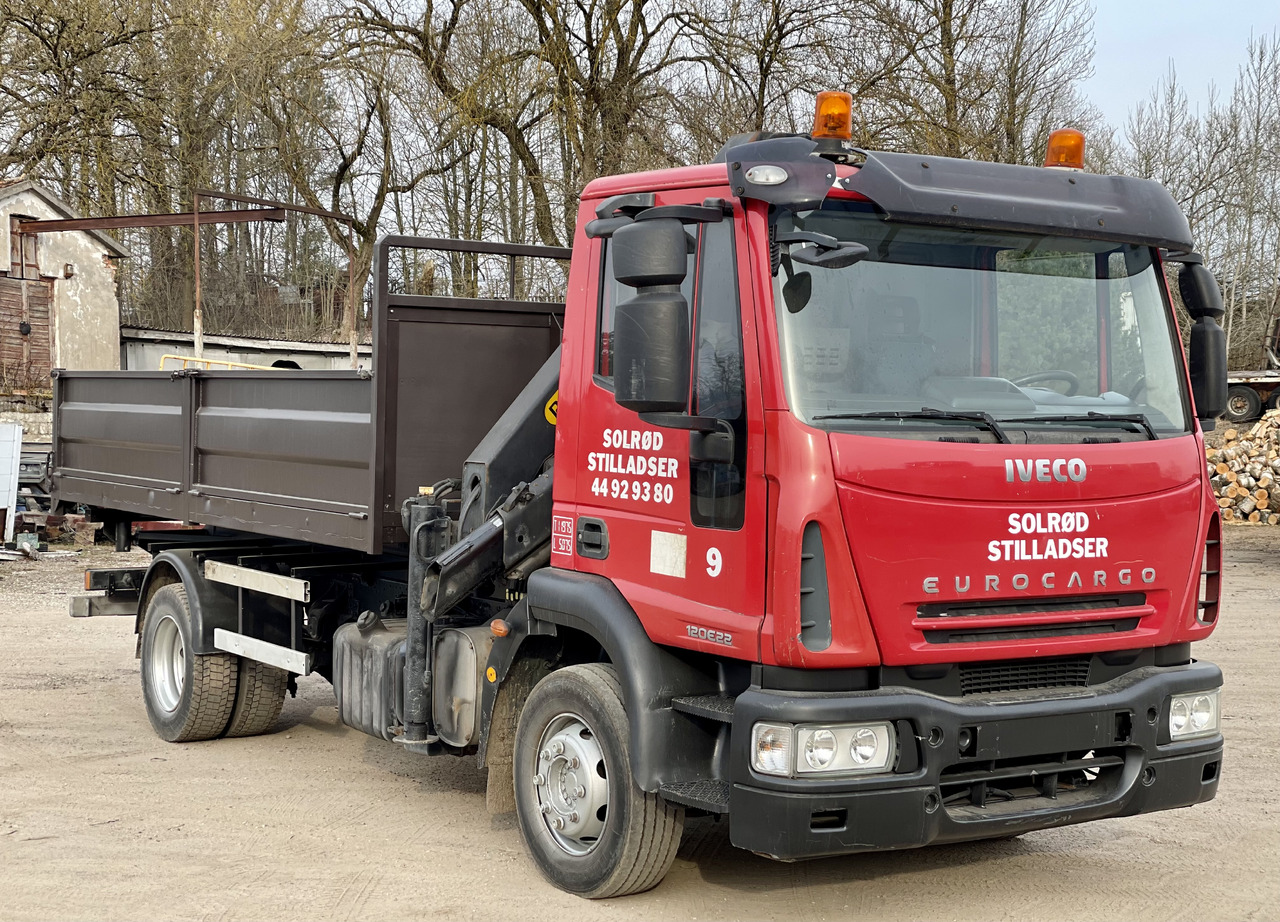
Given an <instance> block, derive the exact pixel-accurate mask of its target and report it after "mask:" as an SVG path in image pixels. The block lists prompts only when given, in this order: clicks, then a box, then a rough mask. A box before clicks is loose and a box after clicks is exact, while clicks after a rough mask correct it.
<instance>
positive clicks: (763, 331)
mask: <svg viewBox="0 0 1280 922" xmlns="http://www.w3.org/2000/svg"><path fill="white" fill-rule="evenodd" d="M818 146H819V145H818V144H815V143H814V142H813V141H812V140H811V139H765V140H756V141H748V142H747V143H745V144H743V145H741V146H739V147H736V148H735V147H731V148H730V149H729V150H727V151H726V154H725V162H724V163H722V164H715V165H711V166H700V167H691V168H687V169H677V170H669V171H663V172H659V173H651V174H640V175H635V176H627V177H616V178H607V179H601V180H597V181H596V182H595V183H593V184H592V185H591V186H589V187H588V188H587V189H586V191H585V193H584V195H583V204H582V212H581V215H580V222H579V228H580V229H579V238H578V239H577V240H576V241H575V254H583V255H584V256H585V258H583V259H577V258H575V262H574V265H573V275H572V277H571V280H570V288H571V292H572V294H571V301H570V303H571V307H570V311H569V313H568V314H567V327H566V337H565V348H564V359H563V366H562V370H561V378H560V391H559V413H560V416H559V424H558V427H557V435H556V462H557V463H556V468H557V477H556V482H555V506H554V511H553V522H554V523H555V524H554V525H553V534H554V536H555V537H553V546H552V556H551V564H552V568H553V570H552V571H549V572H548V573H547V574H544V575H541V576H539V577H535V579H534V581H532V582H531V587H530V597H529V599H530V605H531V606H533V607H535V608H536V607H537V606H539V604H540V603H541V599H542V593H543V592H544V591H545V590H544V589H543V586H545V585H547V584H549V583H550V582H552V581H554V579H555V571H557V570H571V571H574V572H576V573H578V574H590V575H592V576H593V577H598V578H600V579H601V580H602V581H607V583H608V585H609V586H610V587H612V589H616V591H617V592H618V593H620V594H621V596H622V597H623V599H625V602H626V603H627V605H628V606H629V608H630V609H631V610H632V611H634V613H635V616H636V618H637V619H638V620H639V622H640V624H641V625H642V627H643V630H644V633H645V635H646V637H647V638H648V640H650V641H652V642H654V643H656V644H659V645H662V646H663V647H665V648H668V649H680V650H686V651H690V653H696V654H699V655H702V656H708V657H714V658H716V660H718V661H719V662H720V666H719V680H718V682H719V685H718V688H717V689H716V692H717V693H716V694H715V695H701V696H693V697H691V698H690V699H687V700H681V698H680V696H676V698H675V700H674V703H673V707H674V708H675V709H677V710H679V711H683V712H685V713H692V714H694V715H697V716H695V718H694V719H695V720H702V721H703V722H704V723H709V722H711V721H713V720H714V719H715V717H712V716H707V715H708V714H716V713H718V714H721V715H723V714H724V713H728V712H729V711H731V713H732V719H731V722H730V724H729V727H728V732H727V734H726V735H725V736H724V737H723V738H722V739H721V742H722V743H723V745H724V750H723V751H724V753H726V754H727V758H726V761H725V762H724V764H723V765H721V766H718V767H719V768H721V770H722V772H723V775H722V776H721V777H720V779H719V780H720V782H721V783H720V787H719V788H718V790H717V795H716V796H717V797H718V798H719V800H718V801H715V802H714V804H713V806H714V807H715V808H716V809H718V810H721V811H722V812H727V813H728V814H729V821H730V835H731V839H732V841H733V842H734V843H735V844H737V845H739V846H741V847H743V848H747V849H750V850H752V851H756V852H759V853H763V854H769V855H773V856H775V857H779V858H786V859H793V858H802V857H812V856H815V855H829V854H837V853H841V852H845V851H850V850H858V849H867V848H901V847H908V846H915V845H922V844H926V843H928V842H937V841H948V840H956V839H966V838H979V837H983V836H997V835H1007V834H1009V832H1010V831H1011V830H1012V831H1016V830H1021V829H1027V828H1032V827H1036V826H1041V825H1047V824H1057V823H1060V822H1075V821H1078V820H1081V819H1084V818H1086V817H1096V816H1104V815H1120V814H1125V813H1137V812H1146V811H1148V810H1153V809H1163V808H1167V807H1172V806H1182V805H1187V804H1190V803H1196V802H1200V801H1202V800H1205V799H1208V798H1211V797H1212V796H1213V793H1214V790H1215V786H1216V784H1217V777H1218V770H1219V766H1220V761H1221V743H1220V738H1219V737H1218V736H1217V735H1216V731H1209V730H1206V731H1205V732H1204V733H1192V734H1190V735H1188V734H1186V733H1180V734H1177V738H1176V739H1175V738H1171V731H1170V729H1169V727H1170V720H1171V718H1170V716H1169V715H1170V710H1169V709H1170V707H1171V706H1172V705H1173V703H1174V701H1175V700H1176V702H1177V707H1178V709H1179V713H1180V712H1181V709H1184V708H1187V707H1191V706H1192V702H1198V704H1196V705H1195V706H1196V707H1198V708H1199V709H1200V711H1202V712H1205V711H1212V712H1213V713H1214V714H1215V715H1216V708H1217V704H1216V700H1217V697H1216V696H1217V692H1216V689H1217V688H1218V687H1219V685H1220V684H1221V676H1220V674H1219V673H1218V671H1217V670H1216V669H1215V668H1214V667H1212V666H1211V665H1208V664H1203V663H1195V662H1194V661H1193V660H1192V658H1191V655H1190V644H1191V643H1192V642H1193V641H1195V640H1199V639H1202V638H1203V637H1206V636H1208V634H1209V633H1210V632H1211V631H1212V630H1213V626H1214V622H1215V620H1216V617H1217V582H1216V581H1217V574H1218V568H1219V565H1218V561H1219V560H1220V552H1219V541H1220V526H1219V521H1218V515H1217V510H1216V505H1215V504H1214V502H1213V498H1212V495H1211V493H1210V491H1209V489H1208V485H1207V480H1206V475H1205V465H1204V446H1203V440H1202V436H1201V433H1200V428H1199V425H1198V423H1197V409H1196V403H1195V402H1194V401H1193V382H1192V381H1191V380H1189V378H1188V373H1187V368H1186V365H1184V363H1183V360H1182V356H1181V349H1180V347H1179V346H1180V341H1179V334H1178V329H1177V325H1176V320H1175V317H1174V313H1173V310H1172V303H1171V299H1170V294H1169V288H1168V284H1169V282H1168V279H1167V278H1166V275H1165V272H1164V267H1165V263H1166V261H1168V260H1169V257H1170V254H1171V253H1172V254H1173V255H1174V257H1175V258H1176V257H1177V256H1178V255H1179V254H1183V253H1188V252H1189V251H1190V250H1191V241H1190V235H1189V232H1188V231H1187V227H1186V222H1185V220H1184V219H1183V218H1182V216H1181V215H1180V214H1179V213H1178V212H1177V209H1176V207H1175V206H1174V205H1173V202H1172V200H1171V199H1169V198H1168V195H1167V193H1166V192H1164V190H1163V189H1161V188H1160V187H1158V186H1156V185H1155V184H1153V183H1148V182H1144V181H1140V180H1132V179H1124V178H1120V177H1102V176H1091V175H1088V174H1084V173H1081V172H1078V171H1076V170H1070V169H1067V170H1062V169H1045V168H1035V167H1015V166H1008V165H997V164H978V163H972V162H967V161H955V160H948V159H946V158H937V157H919V156H909V155H902V154H888V153H861V152H860V153H859V154H858V155H856V156H850V157H847V158H846V157H844V156H842V155H840V154H839V153H837V154H835V155H834V156H831V155H829V156H828V157H826V158H821V157H818V158H813V154H814V151H815V149H816V148H817V147H818ZM811 158H813V159H816V160H817V163H816V164H815V163H814V162H812V159H811ZM753 173H754V174H755V175H754V176H753ZM753 183H755V184H757V185H755V186H753ZM661 225H665V226H661ZM669 241H670V242H669ZM664 247H667V250H665V251H664V252H668V253H669V257H670V258H669V259H668V260H667V261H666V262H665V263H664V262H662V261H661V260H658V259H656V258H655V257H654V256H653V254H654V252H656V251H660V250H663V248H664ZM633 250H637V251H638V252H633ZM1192 262H1193V264H1194V258H1193V260H1192ZM682 264H683V265H682ZM619 266H622V267H623V270H622V271H621V272H620V271H619ZM1199 271H1201V272H1202V271H1203V267H1199ZM629 298H630V299H633V300H632V303H631V305H630V315H628V305H627V299H629ZM1192 303H1193V305H1195V304H1196V302H1195V301H1194V300H1193V302H1192ZM574 308H577V310H576V311H575V310H574ZM1215 309H1216V308H1215V306H1214V305H1213V303H1212V299H1211V298H1210V304H1209V306H1208V310H1200V309H1198V308H1197V307H1193V310H1194V311H1195V314H1196V315H1197V324H1198V325H1200V324H1203V325H1204V326H1205V327H1207V328H1208V330H1209V332H1208V334H1207V338H1208V339H1210V340H1213V339H1214V333H1213V328H1214V327H1216V324H1215V323H1214V322H1213V321H1214V317H1213V312H1214V310H1215ZM620 314H621V315H623V319H622V320H620V319H619V315H620ZM651 316H658V317H661V318H662V319H661V321H660V322H655V323H652V324H649V325H646V320H647V319H649V318H650V317H651ZM673 317H676V318H678V320H679V323H676V322H675V321H673V320H672V318H673ZM680 324H687V327H686V329H687V332H683V333H681V334H679V335H671V330H672V329H673V327H676V326H679V325H680ZM625 337H633V338H635V339H636V340H639V341H640V342H639V344H637V343H629V342H627V341H626V340H625ZM1196 348H1197V349H1202V350H1203V349H1206V348H1207V349H1208V352H1212V351H1213V347H1206V346H1204V345H1203V340H1202V339H1201V337H1197V346H1196ZM1197 361H1199V362H1201V363H1202V364H1204V365H1207V366H1210V367H1213V368H1216V369H1218V374H1219V376H1220V375H1221V368H1222V364H1221V359H1220V357H1217V356H1210V358H1208V359H1204V358H1197V359H1194V360H1193V365H1195V364H1196V362H1197ZM655 369H656V370H657V372H658V373H657V374H654V372H655ZM670 369H676V371H675V372H674V374H673V373H672V372H671V371H670ZM672 376H674V377H676V378H677V379H678V381H677V382H676V383H675V384H674V386H673V385H672V382H671V381H670V378H671V377H672ZM1198 387H1199V388H1200V389H1201V391H1202V400H1201V403H1200V406H1201V415H1206V414H1205V413H1204V412H1203V410H1204V408H1205V407H1206V401H1205V400H1204V394H1203V388H1204V384H1203V383H1201V384H1199V385H1198ZM1221 393H1222V385H1221V382H1220V381H1219V382H1218V383H1217V385H1216V394H1215V395H1211V396H1210V398H1209V399H1210V401H1212V400H1219V401H1220V400H1221V399H1222V398H1221ZM1208 415H1211V414H1208ZM1174 688H1176V689H1177V691H1178V693H1179V694H1181V695H1182V697H1178V696H1177V695H1174V696H1171V695H1170V690H1171V689H1174ZM1182 693H1190V697H1186V695H1185V694H1182ZM1184 699H1185V700H1184ZM717 706H719V707H721V708H722V710H721V711H719V712H717V711H716V708H717ZM1216 720H1217V718H1216V716H1215V717H1213V718H1212V721H1213V722H1214V723H1215V725H1216ZM1205 726H1206V727H1207V724H1206V725H1205ZM633 742H638V741H635V740H633ZM633 758H634V751H633ZM664 773H665V774H666V775H667V776H668V777H667V780H665V781H664V780H663V779H662V778H661V777H656V778H654V779H653V781H654V782H655V783H657V786H659V789H660V790H663V791H664V792H665V794H666V796H668V797H669V798H670V799H673V800H676V801H677V802H685V803H687V804H689V805H690V806H701V807H706V806H707V804H706V803H705V802H701V801H699V800H698V799H697V798H695V797H689V796H687V794H686V792H687V791H689V790H694V789H695V788H696V790H697V791H699V792H700V793H701V794H702V795H703V796H705V795H706V792H707V791H708V790H709V789H710V788H709V787H708V786H707V785H705V784H702V785H697V784H696V782H697V781H701V780H704V779H695V780H694V781H691V782H682V781H680V780H674V781H672V780H670V778H671V776H674V775H678V768H676V767H674V766H672V765H667V766H664V767H663V768H662V769H658V770H656V775H658V776H661V775H663V774H664ZM682 795H686V796H682Z"/></svg>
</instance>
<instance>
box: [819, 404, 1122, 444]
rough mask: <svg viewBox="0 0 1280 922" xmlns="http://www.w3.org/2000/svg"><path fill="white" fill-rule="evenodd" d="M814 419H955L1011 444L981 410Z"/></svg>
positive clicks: (882, 412)
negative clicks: (989, 432)
mask: <svg viewBox="0 0 1280 922" xmlns="http://www.w3.org/2000/svg"><path fill="white" fill-rule="evenodd" d="M1113 418H1117V417H1113ZM813 419H815V420H818V419H936V420H952V419H954V420H960V421H962V422H967V423H978V424H980V425H983V426H986V427H987V428H988V429H990V430H991V434H992V435H994V436H995V437H996V441H997V442H1002V443H1003V444H1005V445H1008V444H1009V436H1008V435H1006V434H1005V431H1004V430H1003V429H1001V428H1000V424H999V423H998V422H996V421H995V418H994V417H993V416H992V415H991V414H990V413H983V412H981V411H980V410H979V411H974V412H972V413H957V412H955V411H954V410H934V409H930V408H929V407H921V408H920V409H919V410H870V411H868V412H865V413H823V414H821V415H818V416H814V417H813Z"/></svg>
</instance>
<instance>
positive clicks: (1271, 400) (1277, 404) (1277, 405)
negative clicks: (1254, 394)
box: [1264, 387, 1280, 410]
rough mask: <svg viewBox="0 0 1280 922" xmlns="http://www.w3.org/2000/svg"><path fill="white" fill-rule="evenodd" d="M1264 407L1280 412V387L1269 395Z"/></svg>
mask: <svg viewBox="0 0 1280 922" xmlns="http://www.w3.org/2000/svg"><path fill="white" fill-rule="evenodd" d="M1264 405H1265V406H1266V408H1267V409H1268V410H1280V387H1277V388H1276V389H1275V390H1274V391H1272V392H1271V393H1270V394H1268V395H1267V399H1266V400H1265V401H1264Z"/></svg>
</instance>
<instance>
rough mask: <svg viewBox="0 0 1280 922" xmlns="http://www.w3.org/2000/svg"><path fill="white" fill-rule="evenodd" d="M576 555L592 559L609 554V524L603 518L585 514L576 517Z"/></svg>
mask: <svg viewBox="0 0 1280 922" xmlns="http://www.w3.org/2000/svg"><path fill="white" fill-rule="evenodd" d="M578 555H579V556H580V557H590V558H592V559H594V560H604V559H605V558H606V557H608V556H609V526H608V525H606V524H605V523H604V520H603V519H596V518H591V517H590V516H585V515H584V516H580V517H579V518H578Z"/></svg>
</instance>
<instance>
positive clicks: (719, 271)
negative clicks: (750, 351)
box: [689, 221, 747, 529]
mask: <svg viewBox="0 0 1280 922" xmlns="http://www.w3.org/2000/svg"><path fill="white" fill-rule="evenodd" d="M698 249H699V258H698V282H697V298H696V310H695V313H694V326H693V343H694V354H693V393H692V395H691V399H690V407H689V411H690V413H691V414H692V415H694V416H709V417H714V418H716V419H720V420H724V422H725V423H727V424H728V426H729V428H730V429H732V431H733V436H734V439H733V441H734V457H733V461H732V462H730V463H728V464H725V463H717V462H710V461H692V462H690V471H691V474H692V478H693V479H692V482H691V485H690V491H689V496H690V510H689V511H690V517H691V521H692V522H693V524H695V525H701V526H703V527H706V528H729V529H737V528H741V527H742V521H743V516H744V514H745V512H746V457H747V415H746V382H745V378H744V373H743V366H742V311H741V301H740V299H739V297H738V274H737V268H736V265H737V264H736V261H735V259H734V250H733V224H732V222H729V221H722V222H720V223H719V224H706V225H703V228H702V234H701V242H700V245H699V247H698Z"/></svg>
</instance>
